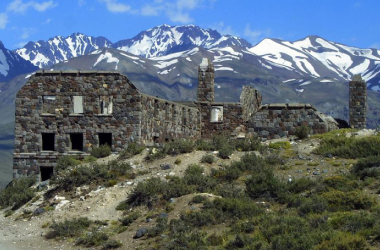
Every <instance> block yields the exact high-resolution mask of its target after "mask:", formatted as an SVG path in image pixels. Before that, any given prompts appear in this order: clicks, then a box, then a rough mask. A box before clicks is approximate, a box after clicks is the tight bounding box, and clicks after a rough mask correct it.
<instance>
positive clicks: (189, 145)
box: [163, 139, 195, 155]
mask: <svg viewBox="0 0 380 250" xmlns="http://www.w3.org/2000/svg"><path fill="white" fill-rule="evenodd" d="M194 149H195V143H194V141H192V140H188V139H178V140H174V141H172V142H168V143H165V144H164V147H163V151H164V152H165V153H166V154H169V155H179V154H185V153H191V152H193V150H194Z"/></svg>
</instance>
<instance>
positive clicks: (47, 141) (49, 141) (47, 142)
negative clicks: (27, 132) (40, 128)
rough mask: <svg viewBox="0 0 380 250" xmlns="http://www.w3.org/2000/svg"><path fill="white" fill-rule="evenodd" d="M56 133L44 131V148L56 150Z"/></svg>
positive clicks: (45, 149) (44, 149)
mask: <svg viewBox="0 0 380 250" xmlns="http://www.w3.org/2000/svg"><path fill="white" fill-rule="evenodd" d="M54 137H55V134H54V133H42V150H43V151H54V150H55V148H54Z"/></svg>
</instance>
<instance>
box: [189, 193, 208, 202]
mask: <svg viewBox="0 0 380 250" xmlns="http://www.w3.org/2000/svg"><path fill="white" fill-rule="evenodd" d="M206 200H207V198H206V197H205V196H203V195H196V196H194V197H193V198H192V199H191V203H195V204H199V203H203V202H205V201H206Z"/></svg>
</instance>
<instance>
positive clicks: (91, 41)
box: [15, 33, 112, 68]
mask: <svg viewBox="0 0 380 250" xmlns="http://www.w3.org/2000/svg"><path fill="white" fill-rule="evenodd" d="M111 44H112V43H111V42H110V41H109V40H108V39H107V38H104V37H92V36H87V35H84V34H81V33H73V34H71V35H70V36H68V37H62V36H55V37H53V38H50V39H49V40H48V41H42V40H40V41H37V42H29V43H27V44H26V45H25V46H24V47H23V48H21V49H17V50H15V52H16V53H17V54H19V55H20V56H21V57H22V58H24V59H25V60H28V61H30V62H31V63H33V64H34V65H35V66H38V67H40V68H43V67H46V66H50V65H53V64H55V63H59V62H61V61H65V60H68V59H70V58H73V57H78V56H83V55H87V54H88V53H90V52H92V51H94V50H96V49H99V48H103V47H109V46H110V45H111Z"/></svg>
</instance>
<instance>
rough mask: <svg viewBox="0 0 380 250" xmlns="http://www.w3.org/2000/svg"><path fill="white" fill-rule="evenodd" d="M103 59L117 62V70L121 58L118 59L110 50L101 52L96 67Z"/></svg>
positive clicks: (108, 61)
mask: <svg viewBox="0 0 380 250" xmlns="http://www.w3.org/2000/svg"><path fill="white" fill-rule="evenodd" d="M103 60H107V61H106V62H107V63H116V66H115V70H117V66H118V64H119V59H117V58H116V57H113V56H112V54H111V53H109V52H106V53H104V54H101V55H100V56H99V57H98V60H97V61H96V62H95V64H94V67H95V66H96V65H97V64H98V63H100V62H101V61H103Z"/></svg>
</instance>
